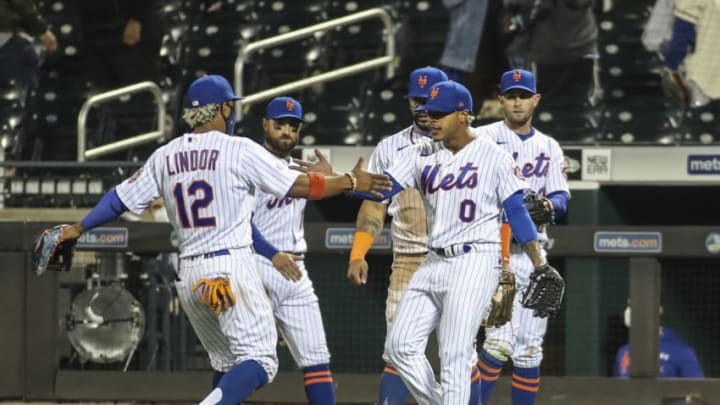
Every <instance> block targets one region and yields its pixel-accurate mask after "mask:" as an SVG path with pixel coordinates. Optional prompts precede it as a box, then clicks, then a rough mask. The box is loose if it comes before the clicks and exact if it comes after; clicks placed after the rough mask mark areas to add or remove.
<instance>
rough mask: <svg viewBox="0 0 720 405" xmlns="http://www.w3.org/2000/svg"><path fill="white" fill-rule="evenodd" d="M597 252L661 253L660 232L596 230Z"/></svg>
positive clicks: (595, 245) (595, 244)
mask: <svg viewBox="0 0 720 405" xmlns="http://www.w3.org/2000/svg"><path fill="white" fill-rule="evenodd" d="M594 247H595V251H596V252H617V253H630V252H632V253H660V252H662V234H661V233H660V232H604V231H601V232H595V243H594Z"/></svg>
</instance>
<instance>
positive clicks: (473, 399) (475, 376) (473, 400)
mask: <svg viewBox="0 0 720 405" xmlns="http://www.w3.org/2000/svg"><path fill="white" fill-rule="evenodd" d="M470 375H471V377H470V405H480V371H479V370H478V368H477V367H473V369H472V374H470Z"/></svg>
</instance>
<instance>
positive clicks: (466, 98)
mask: <svg viewBox="0 0 720 405" xmlns="http://www.w3.org/2000/svg"><path fill="white" fill-rule="evenodd" d="M472 109H473V102H472V95H470V90H468V89H467V88H466V87H465V86H463V85H462V84H460V83H458V82H454V81H452V80H447V81H444V82H440V83H436V84H435V85H434V86H432V87H431V88H430V97H428V101H427V103H426V104H425V105H421V106H419V107H418V108H416V109H415V111H437V112H453V111H465V110H468V111H472Z"/></svg>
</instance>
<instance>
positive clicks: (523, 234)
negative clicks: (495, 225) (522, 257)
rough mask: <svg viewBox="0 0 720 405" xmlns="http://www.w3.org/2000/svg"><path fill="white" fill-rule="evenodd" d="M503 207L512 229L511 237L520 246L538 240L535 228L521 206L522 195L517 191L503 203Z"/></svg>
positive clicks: (522, 205) (523, 206) (525, 210)
mask: <svg viewBox="0 0 720 405" xmlns="http://www.w3.org/2000/svg"><path fill="white" fill-rule="evenodd" d="M503 207H504V208H505V213H506V214H507V217H508V223H510V229H512V233H513V237H515V240H516V241H518V243H520V244H521V245H524V244H526V243H528V242H530V241H533V240H538V233H537V227H536V226H535V224H534V223H533V221H532V219H530V214H528V211H527V209H526V208H525V205H524V204H523V193H522V191H518V192H517V193H515V194H513V195H511V196H510V197H508V198H507V199H505V201H503Z"/></svg>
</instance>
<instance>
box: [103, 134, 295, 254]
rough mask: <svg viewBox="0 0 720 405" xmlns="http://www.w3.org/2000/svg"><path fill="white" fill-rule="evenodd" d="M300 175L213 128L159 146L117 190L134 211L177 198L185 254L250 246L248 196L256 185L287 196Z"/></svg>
mask: <svg viewBox="0 0 720 405" xmlns="http://www.w3.org/2000/svg"><path fill="white" fill-rule="evenodd" d="M298 175H299V173H298V172H295V171H292V170H290V169H288V168H287V166H286V165H284V164H282V163H281V162H278V160H277V159H276V158H275V157H274V156H272V155H271V154H270V153H269V152H268V151H267V150H265V149H264V148H262V147H261V146H260V145H258V144H256V143H255V142H253V141H251V140H249V139H246V138H239V137H231V136H228V135H225V134H223V133H221V132H217V131H210V132H205V133H201V134H184V135H183V136H182V137H180V138H177V139H175V140H173V141H172V142H170V143H169V144H167V145H165V146H163V147H161V148H159V149H158V150H156V151H155V152H154V153H153V154H152V156H150V158H149V159H148V161H147V162H146V163H145V165H144V166H143V167H142V168H141V169H139V170H138V171H137V172H136V173H135V174H134V175H133V176H132V177H131V178H129V179H127V180H125V181H124V182H123V183H121V184H120V185H118V186H117V189H116V190H117V193H118V196H119V197H120V200H121V201H122V202H123V203H124V204H125V206H126V207H127V208H128V209H129V210H130V211H132V212H135V213H140V212H142V211H143V210H144V209H145V208H146V207H147V206H148V205H149V204H150V202H151V201H153V200H155V199H156V198H157V197H160V196H162V197H163V198H164V199H165V201H173V202H174V203H168V204H166V209H167V211H168V217H169V219H170V223H171V224H172V225H173V228H174V229H175V231H176V232H177V234H178V236H179V239H180V246H179V249H180V258H186V257H190V256H195V255H198V254H202V253H208V252H214V251H218V250H222V249H232V248H241V247H246V246H250V245H251V244H252V237H251V232H250V215H251V213H252V210H253V208H254V199H253V198H250V197H252V196H253V194H254V193H255V191H256V189H260V190H263V191H266V192H269V193H272V194H274V195H275V196H277V197H284V196H285V195H286V194H287V193H288V191H289V190H290V188H291V187H292V185H293V184H294V183H295V180H296V178H297V176H298ZM238 201H241V204H238Z"/></svg>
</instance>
